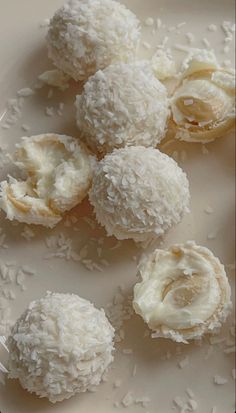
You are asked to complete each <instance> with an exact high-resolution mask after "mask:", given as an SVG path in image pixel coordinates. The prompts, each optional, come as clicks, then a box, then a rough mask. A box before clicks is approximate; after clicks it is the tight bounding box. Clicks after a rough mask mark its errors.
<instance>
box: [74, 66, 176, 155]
mask: <svg viewBox="0 0 236 413" xmlns="http://www.w3.org/2000/svg"><path fill="white" fill-rule="evenodd" d="M76 108H77V125H78V128H79V129H80V131H81V132H82V135H83V136H84V139H85V140H86V142H87V144H88V146H89V147H90V148H91V149H93V151H94V152H96V151H98V152H104V153H106V152H111V151H112V150H113V149H114V148H120V147H124V146H132V145H133V146H135V145H143V146H146V147H148V146H153V147H155V146H156V145H157V144H158V143H159V142H160V141H161V139H162V138H163V137H164V136H165V131H166V125H167V119H168V115H169V109H168V98H167V91H166V88H165V86H164V85H162V83H161V82H160V81H159V80H158V79H157V78H156V77H155V75H154V73H153V69H152V67H151V65H150V63H149V62H147V61H136V62H132V63H123V62H120V63H115V64H113V65H110V66H109V67H107V68H106V69H104V70H103V71H98V72H97V73H96V74H95V75H94V76H92V77H90V79H89V80H88V81H87V83H86V84H85V87H84V91H83V93H82V95H80V96H77V99H76Z"/></svg>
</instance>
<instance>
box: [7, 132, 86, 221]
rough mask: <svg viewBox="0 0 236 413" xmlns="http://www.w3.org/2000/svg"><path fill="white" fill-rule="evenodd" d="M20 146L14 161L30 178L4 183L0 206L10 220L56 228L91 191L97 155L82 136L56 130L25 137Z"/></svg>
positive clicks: (10, 180) (10, 179)
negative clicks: (76, 137)
mask: <svg viewBox="0 0 236 413" xmlns="http://www.w3.org/2000/svg"><path fill="white" fill-rule="evenodd" d="M16 147H17V150H16V153H15V155H14V158H13V161H14V163H15V165H16V166H18V167H19V169H20V170H21V171H22V172H23V173H24V174H25V175H26V179H25V180H22V179H15V178H12V177H9V180H8V181H3V182H1V183H0V208H1V209H2V210H3V211H5V213H6V215H7V218H8V219H9V220H13V219H16V220H17V221H20V222H25V223H27V224H40V225H44V226H46V227H50V228H52V227H54V226H55V225H56V224H57V223H58V222H59V221H61V219H62V217H63V214H64V213H65V212H66V211H68V210H70V209H72V208H73V207H74V206H76V205H77V204H78V203H79V202H81V201H82V200H83V199H84V198H85V196H86V195H87V193H88V190H89V188H90V186H91V181H92V162H93V157H92V156H91V155H90V154H89V151H88V150H87V148H86V147H85V146H84V145H83V144H81V143H80V142H79V141H78V140H76V139H74V138H71V137H69V136H64V135H56V134H53V133H48V134H44V135H37V136H32V137H30V138H27V137H26V138H22V139H21V143H20V144H18V145H16Z"/></svg>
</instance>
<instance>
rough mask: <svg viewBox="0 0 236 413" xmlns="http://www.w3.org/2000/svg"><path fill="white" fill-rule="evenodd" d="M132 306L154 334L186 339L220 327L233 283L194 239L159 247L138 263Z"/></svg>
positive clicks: (176, 339)
mask: <svg viewBox="0 0 236 413" xmlns="http://www.w3.org/2000/svg"><path fill="white" fill-rule="evenodd" d="M139 271H140V274H141V277H142V282H141V283H138V284H136V285H135V287H134V301H133V306H134V309H135V311H136V313H137V314H139V315H141V316H142V318H143V319H144V321H145V322H146V323H147V324H148V325H149V327H150V328H151V329H152V330H154V331H155V333H154V334H153V336H154V337H169V338H172V339H173V340H175V341H179V342H181V341H182V342H187V340H188V339H191V338H199V337H201V336H202V335H203V334H204V333H205V332H207V331H208V332H210V331H213V330H215V329H216V328H218V327H220V325H221V323H222V322H223V321H224V320H225V318H226V316H227V315H228V312H229V309H230V307H231V302H230V286H229V283H228V279H227V276H226V274H225V271H224V266H223V265H222V264H221V263H220V261H219V260H218V258H216V257H215V256H214V255H213V254H212V253H211V251H209V250H208V249H207V248H204V247H200V246H197V245H196V244H195V243H194V242H187V243H186V244H184V245H175V246H173V247H171V248H170V249H169V250H167V251H165V250H155V251H154V252H153V253H152V254H151V255H149V256H148V257H145V258H144V259H143V260H142V261H141V264H140V266H139Z"/></svg>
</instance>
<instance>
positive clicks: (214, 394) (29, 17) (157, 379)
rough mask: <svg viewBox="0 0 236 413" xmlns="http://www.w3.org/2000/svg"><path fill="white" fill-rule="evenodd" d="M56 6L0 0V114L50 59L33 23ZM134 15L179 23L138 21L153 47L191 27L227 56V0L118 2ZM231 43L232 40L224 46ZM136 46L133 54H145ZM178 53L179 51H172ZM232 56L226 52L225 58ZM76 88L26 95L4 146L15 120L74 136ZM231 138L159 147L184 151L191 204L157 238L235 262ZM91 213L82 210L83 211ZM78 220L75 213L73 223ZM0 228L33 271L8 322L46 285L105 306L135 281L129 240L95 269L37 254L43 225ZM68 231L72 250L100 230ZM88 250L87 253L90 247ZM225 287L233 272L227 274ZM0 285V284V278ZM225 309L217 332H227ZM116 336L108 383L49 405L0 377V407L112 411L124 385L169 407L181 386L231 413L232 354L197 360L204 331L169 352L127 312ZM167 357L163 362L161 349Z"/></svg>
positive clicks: (159, 412)
mask: <svg viewBox="0 0 236 413" xmlns="http://www.w3.org/2000/svg"><path fill="white" fill-rule="evenodd" d="M61 4H62V1H58V0H50V1H48V0H40V1H35V0H20V1H15V0H8V1H7V2H6V1H5V0H0V6H1V8H0V10H1V14H0V38H1V46H0V62H1V65H0V114H1V113H2V112H4V109H5V107H6V100H7V99H8V98H11V97H14V96H15V95H16V91H17V90H19V89H21V88H22V87H26V86H31V85H32V84H33V83H34V82H35V80H36V77H37V76H38V75H39V74H40V73H41V72H42V71H44V70H46V69H49V68H51V67H52V65H51V63H50V62H49V61H48V60H47V57H46V48H45V40H44V37H45V33H46V30H45V29H42V28H41V29H40V28H39V23H40V22H41V21H42V20H43V19H45V18H47V17H50V16H51V15H52V14H53V12H54V10H55V9H56V8H57V7H58V6H60V5H61ZM125 4H127V5H128V6H129V7H130V8H131V9H132V10H133V11H135V12H136V13H137V15H138V17H139V18H140V19H141V20H142V21H144V20H145V18H146V17H149V16H152V17H155V18H156V17H159V18H161V19H162V21H163V22H164V23H165V24H166V25H167V27H170V26H173V25H176V24H178V23H181V22H186V23H187V24H186V25H185V26H184V27H183V28H182V29H181V30H180V31H181V34H173V32H172V33H171V32H170V33H168V31H167V30H161V31H159V32H157V34H156V35H155V36H152V35H151V29H149V28H144V30H143V35H144V40H146V41H148V42H150V43H151V44H152V46H153V48H152V50H151V52H153V50H154V47H155V46H156V45H158V44H159V43H161V41H162V39H163V38H164V36H169V38H170V39H169V41H168V45H171V44H175V43H180V44H187V42H186V38H185V35H184V33H186V32H188V31H191V32H192V33H193V34H194V35H195V37H196V41H195V43H194V46H195V47H203V44H202V42H201V39H202V38H204V37H205V38H207V39H208V40H209V41H210V43H211V45H212V46H213V47H214V48H215V50H216V51H217V55H218V57H219V58H220V60H221V61H223V60H225V59H228V58H231V59H232V56H229V55H225V54H224V53H223V52H222V50H223V47H224V44H223V39H224V35H223V32H222V30H221V29H220V25H221V24H222V22H223V20H230V21H232V20H233V17H234V2H233V1H231V0H225V1H220V0H209V1H208V2H206V1H205V0H198V1H191V0H165V1H164V0H160V1H159V0H158V1H157V0H145V1H144V0H127V1H126V2H125ZM211 23H214V24H216V25H217V27H218V30H217V32H215V33H212V32H209V31H208V30H207V26H208V25H209V24H211ZM231 50H233V45H232V46H231ZM151 52H147V51H145V49H143V51H142V52H141V54H142V55H146V54H148V53H151ZM183 56H184V54H181V53H178V58H179V59H180V60H181V58H182V57H183ZM232 61H233V60H232ZM77 90H79V89H78V86H76V85H75V84H73V86H72V88H71V89H70V91H69V92H67V93H66V94H64V95H63V94H61V93H59V92H58V93H56V94H55V99H54V98H53V99H52V102H48V100H47V92H48V89H44V90H43V91H41V92H40V93H39V94H37V96H35V97H33V98H29V99H28V100H27V101H26V104H25V105H24V109H23V118H22V119H20V120H19V122H18V123H17V124H16V125H15V126H14V127H12V128H11V129H9V130H3V129H0V145H3V144H4V145H7V146H8V148H9V150H12V148H13V145H14V143H15V142H16V141H17V140H18V138H19V137H20V136H22V135H23V134H24V133H23V131H22V129H21V125H22V123H26V124H28V125H30V127H31V134H37V133H42V132H48V131H54V132H63V133H64V132H66V133H67V134H72V135H74V136H78V132H77V130H76V128H75V120H74V107H73V101H74V97H75V94H76V91H77ZM61 101H62V102H65V103H66V108H65V111H64V114H63V117H58V116H55V117H53V118H49V117H46V116H45V113H44V110H45V106H55V105H58V103H59V102H61ZM233 145H234V139H233V135H231V136H228V137H226V138H224V139H219V140H217V141H215V142H214V143H212V144H209V145H208V146H207V148H208V150H209V153H208V154H206V155H203V153H202V147H201V145H195V144H192V145H191V144H183V143H176V144H174V145H173V144H172V145H170V146H169V147H168V151H167V153H168V154H172V153H173V151H176V150H177V151H178V152H179V154H180V159H181V153H182V154H183V151H186V154H187V158H186V160H185V161H184V162H180V164H181V166H183V168H184V169H185V170H186V172H187V173H188V176H189V180H190V186H191V194H192V202H191V214H190V215H189V216H187V217H185V219H184V221H183V222H182V223H181V224H180V225H179V226H178V227H177V228H176V229H174V230H173V231H171V232H170V233H169V234H168V236H167V237H166V238H165V241H164V245H170V244H171V243H174V242H181V241H184V240H187V239H195V240H196V242H198V243H200V244H202V245H205V246H208V247H209V248H210V249H212V250H213V252H214V253H215V254H216V255H217V256H219V258H220V259H221V260H222V262H224V263H225V264H232V263H233V262H234V239H233V236H234V230H233V228H234V199H235V193H234V178H233V176H234V173H233V172H234V147H233ZM0 175H1V178H3V177H5V176H6V171H5V170H2V171H1V170H0ZM207 205H210V206H211V207H212V208H213V209H214V213H213V214H211V215H207V214H206V213H205V212H204V208H205V207H206V206H207ZM87 209H88V206H87V203H86V202H84V203H83V205H82V206H80V207H78V208H77V209H76V211H74V212H73V215H77V216H82V215H84V214H86V213H87ZM90 212H91V211H90ZM79 222H80V221H79ZM0 227H2V228H3V231H4V232H5V233H6V235H7V238H6V243H7V245H8V247H9V248H8V249H1V248H0V258H1V259H2V260H3V261H9V260H11V261H12V260H14V261H15V262H16V263H17V264H19V265H24V264H27V265H30V266H31V267H32V268H33V269H35V271H36V273H37V275H36V276H35V277H29V278H28V279H27V280H26V282H25V285H26V288H27V289H26V291H23V292H22V291H20V289H19V287H14V288H13V289H14V290H15V293H16V299H15V300H14V301H12V302H11V307H12V318H13V320H14V319H15V318H16V317H17V316H18V315H19V314H20V313H21V311H23V309H24V308H25V307H26V306H27V305H28V303H29V302H30V301H31V300H32V299H35V298H38V297H40V296H42V295H43V294H44V293H45V291H46V290H48V289H49V290H52V291H58V292H74V293H78V294H79V295H81V296H83V297H85V298H88V299H90V300H92V301H94V302H95V304H96V305H97V306H98V307H101V306H102V307H104V308H106V305H107V303H108V302H110V301H111V300H112V297H113V296H114V294H115V293H116V291H117V287H118V286H119V285H121V284H122V285H123V286H124V291H125V294H127V295H128V294H130V293H131V291H132V286H133V284H134V283H135V280H136V278H135V273H136V269H135V262H134V260H133V259H132V257H133V256H134V255H135V256H137V255H139V254H140V251H139V250H137V249H136V247H135V246H134V244H133V243H132V242H124V243H123V244H122V246H121V248H120V249H118V250H114V251H109V252H107V253H105V258H106V259H108V261H109V263H110V265H109V266H108V267H107V269H105V271H104V272H103V273H100V272H97V271H93V272H90V271H87V270H86V269H85V268H84V267H83V266H82V265H81V264H79V263H75V262H72V261H66V260H60V259H58V260H56V259H54V260H45V259H44V256H45V254H46V253H48V250H47V248H46V246H45V238H46V237H47V236H49V235H50V234H51V233H50V231H49V230H45V229H41V228H40V229H37V230H35V229H34V231H35V232H36V236H35V237H34V238H33V239H32V241H31V242H27V241H26V240H25V239H24V238H23V237H22V236H21V232H22V230H23V227H24V226H23V225H21V224H20V225H18V226H17V227H14V226H12V224H11V223H9V222H7V221H5V220H4V216H3V214H2V215H1V217H0ZM77 227H78V228H79V230H78V231H77V232H75V231H70V229H68V228H65V227H64V225H63V224H61V225H59V227H58V228H57V229H56V230H55V231H53V233H55V234H57V233H59V232H63V233H65V234H66V235H67V236H68V237H71V238H72V239H73V245H74V249H75V250H78V249H80V248H81V247H82V246H83V245H84V244H85V243H86V238H89V237H91V236H93V237H98V235H101V234H102V235H104V233H103V231H102V230H95V231H93V230H92V229H89V227H88V226H86V225H85V224H84V223H83V225H82V226H81V227H79V226H78V225H77ZM215 229H217V230H218V231H217V237H216V239H214V240H207V235H208V234H209V233H211V232H213V231H214V230H215ZM112 243H113V244H114V240H113V239H111V240H106V241H105V245H107V246H110V245H112ZM89 253H90V255H93V251H91V250H90V249H89ZM228 275H229V278H230V280H231V283H232V285H233V279H234V274H233V273H232V271H229V272H228ZM0 290H1V283H0ZM232 322H233V319H232V317H231V318H230V319H229V320H228V322H227V325H226V326H225V328H224V330H223V331H222V333H221V337H228V330H229V327H230V326H232ZM124 330H125V333H126V335H125V340H124V341H123V342H122V343H121V345H119V346H118V348H117V352H116V354H115V362H114V364H113V366H112V369H111V371H110V373H109V375H108V382H107V383H104V384H102V385H101V386H100V387H99V389H98V391H97V392H96V393H94V394H83V395H78V396H77V397H74V398H72V399H70V400H68V401H66V402H63V403H60V404H56V405H52V404H50V403H49V402H47V401H46V400H38V399H37V398H36V397H34V396H32V395H29V394H28V393H27V392H26V391H24V390H22V389H21V387H20V385H19V384H18V382H16V381H9V382H7V384H6V386H5V387H3V386H1V385H0V410H1V413H32V412H37V413H49V412H50V413H51V412H55V413H65V412H66V413H85V412H86V413H93V412H94V413H95V412H96V413H110V412H111V413H112V412H113V411H114V412H122V411H123V410H124V407H120V408H115V407H113V403H114V402H115V401H118V402H119V401H120V400H121V399H122V398H123V396H124V395H125V394H126V393H127V391H129V390H131V391H133V393H134V397H137V398H138V397H142V396H144V395H147V396H149V397H150V398H151V403H150V405H149V406H148V408H146V409H144V408H142V407H141V406H140V405H135V406H131V407H128V408H127V410H126V411H128V412H129V413H141V412H149V413H171V412H172V411H175V410H172V405H173V398H174V397H176V396H177V395H179V396H181V397H186V394H185V390H186V388H191V389H192V390H193V392H194V394H195V396H196V400H197V402H198V410H197V411H198V412H199V413H210V412H211V408H212V407H213V406H217V409H216V412H217V413H232V412H233V411H234V394H233V392H234V381H233V379H232V375H231V370H232V368H233V367H234V366H233V355H232V354H231V355H225V354H224V353H223V350H222V349H221V348H220V346H214V351H213V354H212V355H211V356H210V358H209V359H207V360H206V359H205V355H206V352H207V351H208V348H209V341H208V338H206V339H205V340H204V343H203V345H202V346H201V347H199V346H196V345H194V344H191V345H188V346H184V345H181V346H180V348H181V351H182V354H181V355H179V356H177V355H176V347H177V345H176V344H175V343H171V342H169V341H166V340H151V339H150V338H149V337H144V333H145V331H146V327H145V325H144V323H143V322H142V320H141V319H140V318H139V317H138V316H133V317H132V318H131V319H130V320H129V321H128V322H126V323H125V324H124ZM124 348H131V349H132V350H133V354H132V355H129V356H128V355H124V354H122V353H121V352H120V349H124ZM167 352H170V354H171V357H170V359H169V360H165V358H166V353H167ZM186 355H188V356H189V364H188V365H187V366H186V367H185V368H184V369H180V368H179V367H178V361H179V360H182V359H183V358H184V357H185V356H186ZM1 357H2V358H4V355H3V354H1V352H0V359H1ZM134 365H137V375H136V376H135V377H132V371H133V368H134ZM216 374H219V375H221V376H223V377H225V378H227V379H228V383H227V384H225V385H223V386H216V385H215V384H214V383H213V376H214V375H216ZM115 379H121V380H122V384H121V387H120V388H119V389H114V387H113V383H114V380H115Z"/></svg>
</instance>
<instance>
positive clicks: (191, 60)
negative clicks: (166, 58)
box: [171, 49, 235, 143]
mask: <svg viewBox="0 0 236 413" xmlns="http://www.w3.org/2000/svg"><path fill="white" fill-rule="evenodd" d="M183 68H184V72H183V74H182V77H181V81H180V84H179V86H178V87H177V89H176V90H175V92H174V95H173V96H172V98H171V109H172V117H173V126H174V129H175V136H176V138H177V139H180V140H184V141H187V142H200V143H207V142H211V141H213V140H214V139H215V138H218V137H221V136H224V135H225V134H226V133H227V132H229V131H230V130H231V129H233V127H234V125H235V72H234V71H233V70H232V71H230V70H225V69H221V68H220V67H219V65H218V64H217V61H216V59H215V56H214V53H213V52H210V51H204V50H203V51H201V50H198V49H197V51H195V53H192V54H191V53H190V55H189V56H188V58H187V59H186V60H185V62H184V64H183Z"/></svg>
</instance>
